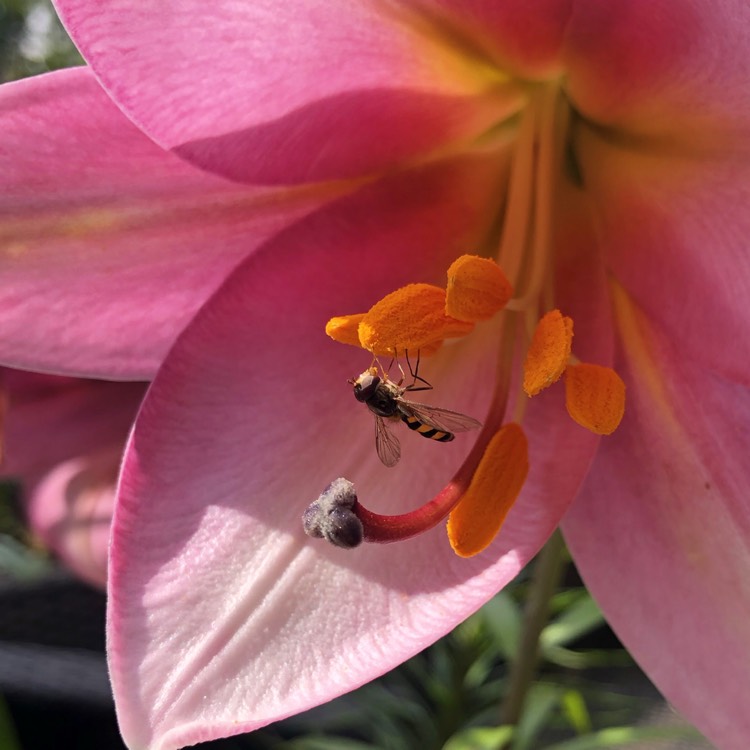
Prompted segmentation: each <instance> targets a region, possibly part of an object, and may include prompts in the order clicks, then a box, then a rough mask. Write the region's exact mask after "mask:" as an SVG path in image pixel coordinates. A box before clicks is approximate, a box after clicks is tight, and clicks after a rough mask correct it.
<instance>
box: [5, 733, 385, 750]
mask: <svg viewBox="0 0 750 750" xmlns="http://www.w3.org/2000/svg"><path fill="white" fill-rule="evenodd" d="M0 747H1V746H0ZM283 747H284V750H372V745H371V744H369V743H367V742H357V740H352V739H349V738H343V737H333V736H330V735H318V736H316V737H312V736H311V737H302V738H300V739H297V740H290V741H289V742H285V743H284V745H283Z"/></svg>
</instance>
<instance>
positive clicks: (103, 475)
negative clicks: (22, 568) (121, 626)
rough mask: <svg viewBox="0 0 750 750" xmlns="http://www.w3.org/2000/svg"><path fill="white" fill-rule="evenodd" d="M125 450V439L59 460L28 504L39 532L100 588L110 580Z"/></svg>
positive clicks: (64, 559)
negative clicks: (111, 534) (109, 447)
mask: <svg viewBox="0 0 750 750" xmlns="http://www.w3.org/2000/svg"><path fill="white" fill-rule="evenodd" d="M121 438H124V435H123V436H121ZM122 449H123V445H122V442H121V443H120V444H119V445H118V446H117V447H115V448H113V449H112V450H110V451H105V452H102V451H99V452H97V453H96V454H95V455H90V456H80V457H78V458H75V459H71V460H70V461H66V462H64V463H62V464H60V465H59V466H57V467H55V469H53V470H52V471H51V472H50V473H49V474H48V475H47V476H46V477H44V478H43V479H42V481H41V482H40V483H39V485H37V487H36V488H35V489H34V491H33V492H32V494H31V496H30V497H29V498H28V500H27V503H26V507H27V513H28V516H29V523H30V524H31V528H32V529H33V530H34V532H36V533H37V534H38V535H39V536H40V537H41V539H42V541H43V542H44V543H45V544H46V545H47V546H48V547H49V548H50V549H51V550H53V551H54V552H55V554H56V555H57V556H58V557H59V558H60V560H61V561H62V562H63V563H64V564H65V565H66V566H67V567H68V568H70V570H72V571H73V572H74V573H75V574H76V575H77V576H78V577H79V578H82V579H83V580H84V581H88V582H89V583H91V584H93V585H94V586H98V587H100V588H104V587H105V586H106V584H107V553H108V549H109V531H110V527H111V525H112V514H113V512H114V506H115V484H116V480H117V473H118V469H119V467H120V459H121V458H122Z"/></svg>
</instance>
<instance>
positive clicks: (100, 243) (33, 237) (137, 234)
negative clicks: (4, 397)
mask: <svg viewBox="0 0 750 750" xmlns="http://www.w3.org/2000/svg"><path fill="white" fill-rule="evenodd" d="M0 131H1V132H2V144H1V145H0V163H1V164H2V179H3V189H2V191H1V192H0V275H2V284H0V306H1V307H2V310H3V321H2V327H1V329H0V357H2V360H3V362H4V363H5V364H12V365H14V366H17V367H23V368H27V369H43V370H50V371H57V372H67V373H75V374H86V375H97V374H103V375H106V376H108V377H113V376H117V377H122V378H130V379H138V378H140V379H143V378H146V377H149V376H151V375H153V373H154V372H155V370H156V367H157V366H158V364H159V362H160V361H161V359H162V358H163V356H164V354H165V352H166V349H167V348H168V346H169V345H170V344H171V343H172V341H173V340H174V337H175V336H176V334H177V332H178V331H179V330H180V328H181V327H182V326H183V325H184V324H185V323H186V322H187V320H189V319H190V317H191V316H192V314H193V313H194V312H195V310H196V309H197V308H198V307H199V306H200V304H201V302H202V301H203V300H204V299H205V298H206V297H207V296H208V295H209V294H210V293H211V292H212V291H213V290H214V289H215V288H216V287H217V286H218V284H219V283H220V281H221V280H222V279H223V278H224V276H226V274H227V273H228V271H229V270H230V269H231V268H232V267H234V265H236V263H237V262H238V261H239V260H240V259H241V258H242V257H244V256H246V255H247V254H249V253H251V252H252V251H253V250H254V248H255V247H257V246H258V244H259V243H260V242H262V241H263V240H264V239H266V238H267V237H268V236H269V235H271V234H272V233H273V232H275V231H278V229H280V228H281V227H283V226H285V225H287V224H289V223H290V222H291V221H292V220H294V219H295V218H297V217H298V216H300V215H303V214H304V213H305V212H306V211H308V210H310V208H311V207H312V206H314V205H317V204H319V203H320V202H321V201H323V200H326V199H327V198H328V197H329V196H330V194H331V192H335V190H336V189H335V188H326V189H323V190H321V191H319V192H316V191H313V192H312V193H304V192H301V193H294V192H289V191H286V192H285V191H270V190H262V191H261V190H258V189H253V190H251V189H247V188H241V187H238V186H237V185H235V184H232V183H229V182H227V181H225V180H223V179H220V178H217V177H211V176H209V175H206V174H205V173H203V172H201V171H199V170H197V169H194V168H191V167H189V166H187V165H186V164H185V163H184V162H182V161H181V160H180V159H177V158H176V157H174V156H173V155H171V154H168V153H166V152H164V151H162V150H161V149H160V148H159V147H158V146H156V145H155V144H154V143H153V142H151V141H150V140H149V139H148V138H146V137H145V136H144V135H143V134H142V133H141V132H140V131H139V130H137V129H136V128H135V127H133V125H132V124H131V123H130V122H129V121H128V120H127V119H126V118H125V117H124V116H123V115H122V114H121V113H120V111H119V110H118V109H117V108H116V107H115V106H114V105H113V104H112V102H111V101H110V100H109V98H108V97H107V96H106V95H105V94H104V93H103V91H102V90H101V88H100V87H99V85H98V84H97V83H96V81H95V80H94V77H93V75H92V74H91V72H90V71H89V70H87V69H84V68H78V69H71V70H66V71H62V72H59V73H53V74H49V75H45V76H41V77H37V78H32V79H27V80H23V81H19V82H16V83H12V84H6V85H4V86H3V87H2V89H1V91H0Z"/></svg>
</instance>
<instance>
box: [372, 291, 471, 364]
mask: <svg viewBox="0 0 750 750" xmlns="http://www.w3.org/2000/svg"><path fill="white" fill-rule="evenodd" d="M473 329H474V324H473V323H467V322H465V321H461V320H456V319H454V318H451V317H449V316H448V315H446V314H445V290H444V289H441V288H440V287H437V286H432V285H431V284H408V285H407V286H404V287H401V288H400V289H396V291H395V292H391V293H390V294H387V295H386V296H385V297H383V299H381V300H380V301H378V302H376V303H375V304H374V305H373V306H372V307H371V308H370V309H369V310H368V311H367V312H366V313H365V315H364V317H363V319H362V321H361V322H360V324H359V342H360V344H361V345H362V347H363V348H365V349H367V350H368V351H370V352H372V353H373V354H375V355H376V356H385V355H390V356H396V354H397V353H398V352H404V351H407V350H408V351H420V352H421V353H422V355H423V356H424V355H425V354H426V353H430V352H431V351H432V352H434V351H435V350H436V349H437V347H439V346H440V345H441V344H442V342H443V340H444V339H447V338H455V337H457V336H465V335H466V334H468V333H471V331H472V330H473Z"/></svg>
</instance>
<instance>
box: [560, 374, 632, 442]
mask: <svg viewBox="0 0 750 750" xmlns="http://www.w3.org/2000/svg"><path fill="white" fill-rule="evenodd" d="M565 405H566V407H567V409H568V414H570V416H571V418H572V419H573V420H575V421H576V422H578V424H579V425H581V426H582V427H585V428H586V429H587V430H591V432H594V433H596V434H597V435H611V434H612V433H613V432H614V431H615V430H616V429H617V427H618V425H619V424H620V421H621V420H622V417H623V414H624V413H625V383H623V381H622V378H621V377H620V376H619V375H618V374H617V373H616V372H615V371H614V370H613V369H612V368H611V367H603V366H602V365H593V364H588V363H582V364H578V365H570V366H569V367H568V368H567V370H566V371H565Z"/></svg>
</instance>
